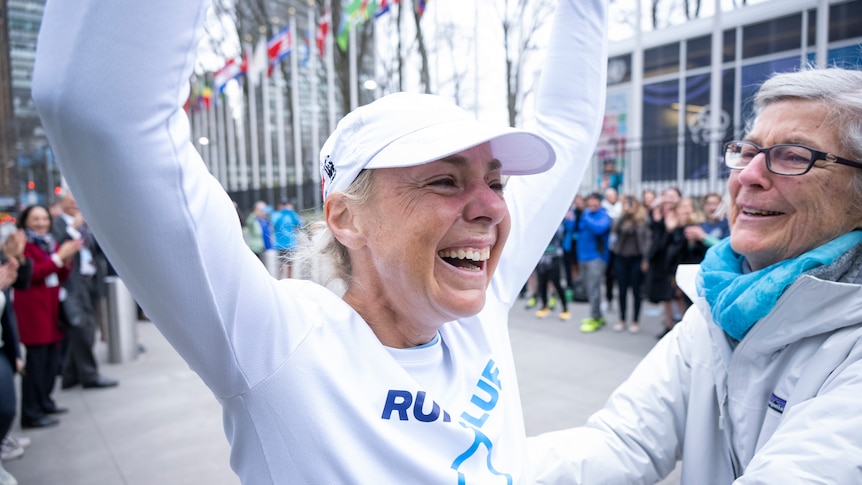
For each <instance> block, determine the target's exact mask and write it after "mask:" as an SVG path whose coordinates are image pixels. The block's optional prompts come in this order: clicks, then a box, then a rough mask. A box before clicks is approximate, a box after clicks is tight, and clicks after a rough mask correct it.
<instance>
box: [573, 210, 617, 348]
mask: <svg viewBox="0 0 862 485" xmlns="http://www.w3.org/2000/svg"><path fill="white" fill-rule="evenodd" d="M601 203H602V198H601V196H600V195H599V194H598V193H592V194H590V195H588V196H587V208H586V209H585V210H584V213H583V214H582V215H581V219H580V221H579V222H578V248H577V251H578V267H579V273H580V274H582V275H584V284H585V285H586V287H587V301H588V302H589V304H590V316H589V317H587V318H585V319H583V321H581V332H584V333H590V332H595V331H596V330H598V329H600V328H601V327H602V325H604V324H605V318H604V316H602V309H601V300H602V285H603V284H604V277H605V269H606V268H607V264H608V257H609V252H608V238H609V236H610V233H611V216H610V215H608V212H607V211H606V210H605V209H604V208H603V207H602V205H601Z"/></svg>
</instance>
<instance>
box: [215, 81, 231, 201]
mask: <svg viewBox="0 0 862 485" xmlns="http://www.w3.org/2000/svg"><path fill="white" fill-rule="evenodd" d="M216 96H217V98H216V99H218V101H219V104H218V106H216V138H217V140H216V141H217V142H218V179H219V181H220V182H221V185H222V187H224V188H225V190H227V187H228V185H227V184H228V181H227V175H228V174H227V135H226V134H225V132H226V131H227V130H226V127H225V105H226V104H227V103H226V102H225V97H224V95H223V93H222V92H218V93H217V94H216Z"/></svg>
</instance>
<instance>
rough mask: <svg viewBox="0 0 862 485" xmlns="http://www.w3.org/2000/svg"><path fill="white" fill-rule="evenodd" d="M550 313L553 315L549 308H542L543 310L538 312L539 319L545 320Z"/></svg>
mask: <svg viewBox="0 0 862 485" xmlns="http://www.w3.org/2000/svg"><path fill="white" fill-rule="evenodd" d="M548 313H551V309H550V308H548V307H545V308H542V309H541V310H539V311H537V312H536V317H537V318H545V317H547V316H548Z"/></svg>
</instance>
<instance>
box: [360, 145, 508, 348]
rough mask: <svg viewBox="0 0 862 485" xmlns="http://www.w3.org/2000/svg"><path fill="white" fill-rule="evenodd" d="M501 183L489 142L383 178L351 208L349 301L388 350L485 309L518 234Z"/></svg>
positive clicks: (378, 173)
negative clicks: (510, 240)
mask: <svg viewBox="0 0 862 485" xmlns="http://www.w3.org/2000/svg"><path fill="white" fill-rule="evenodd" d="M502 177H503V176H502V172H501V164H500V162H499V161H498V160H496V159H495V158H494V156H493V155H492V153H491V148H490V145H488V144H487V143H486V144H482V145H478V146H476V147H473V148H470V149H468V150H465V151H463V152H460V153H458V154H456V155H454V156H451V157H448V158H445V159H443V160H438V161H435V162H431V163H427V164H423V165H418V166H414V167H404V168H388V169H377V170H375V172H374V181H373V184H374V191H373V193H372V195H371V197H370V199H369V200H368V201H367V203H365V204H363V205H362V206H361V207H354V208H353V209H351V212H352V213H353V221H354V225H355V226H356V232H357V234H358V235H357V236H356V237H355V238H354V242H351V243H349V244H346V245H347V246H348V247H350V248H351V250H350V259H351V264H352V265H353V277H354V280H353V282H351V284H350V286H349V288H348V290H347V293H346V294H345V301H347V302H348V303H349V304H350V305H351V306H353V307H354V308H355V309H357V311H358V312H359V313H360V314H361V315H362V316H363V318H365V320H366V321H367V322H368V323H369V325H371V326H372V328H373V329H374V330H375V332H376V333H377V335H378V337H379V338H380V339H381V341H383V343H384V344H386V345H389V346H395V347H406V346H413V345H417V344H421V343H425V342H427V341H428V340H430V338H433V335H434V334H435V332H436V331H437V329H438V328H439V327H440V325H442V324H443V323H445V322H447V321H452V320H455V319H457V318H461V317H466V316H472V315H475V314H476V313H478V312H479V311H480V310H481V309H482V307H483V306H484V304H485V291H486V289H487V287H488V284H489V283H490V281H491V276H492V275H493V274H494V270H495V269H496V267H497V264H498V262H499V259H500V254H501V252H502V250H503V245H504V243H505V241H506V238H507V237H508V234H509V229H510V220H509V212H508V209H507V207H506V203H505V201H504V200H503V190H502V189H503V184H502ZM355 241H358V242H355ZM383 327H385V328H383ZM381 333H384V334H387V335H386V336H385V337H384V336H383V335H381ZM393 334H395V336H393Z"/></svg>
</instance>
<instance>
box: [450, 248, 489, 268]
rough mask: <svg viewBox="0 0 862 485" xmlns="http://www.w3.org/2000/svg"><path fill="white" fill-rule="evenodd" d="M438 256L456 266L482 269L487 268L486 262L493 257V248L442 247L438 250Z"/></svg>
mask: <svg viewBox="0 0 862 485" xmlns="http://www.w3.org/2000/svg"><path fill="white" fill-rule="evenodd" d="M437 256H440V259H442V260H443V261H445V262H446V263H448V264H450V265H452V266H455V267H456V268H461V269H466V270H469V271H482V270H483V269H484V268H485V262H486V261H487V260H488V258H490V257H491V248H483V249H473V248H459V249H441V250H440V251H437Z"/></svg>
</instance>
